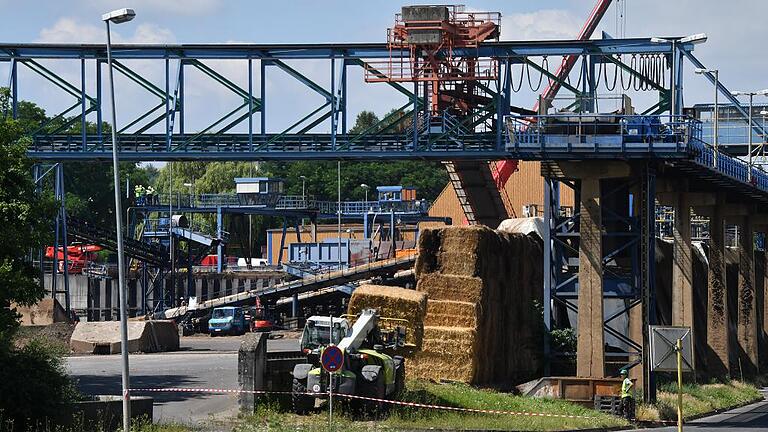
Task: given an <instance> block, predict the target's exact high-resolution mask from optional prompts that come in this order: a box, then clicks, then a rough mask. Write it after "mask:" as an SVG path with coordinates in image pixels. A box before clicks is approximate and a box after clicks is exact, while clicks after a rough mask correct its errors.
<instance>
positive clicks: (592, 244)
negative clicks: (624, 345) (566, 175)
mask: <svg viewBox="0 0 768 432" xmlns="http://www.w3.org/2000/svg"><path fill="white" fill-rule="evenodd" d="M579 205H580V218H579V235H580V241H579V301H578V305H579V320H578V342H577V348H576V375H578V376H581V377H597V378H602V377H603V376H604V374H605V368H604V365H605V352H604V349H605V348H604V345H605V344H604V338H603V262H602V261H603V250H602V249H603V248H602V215H601V208H600V179H599V178H595V177H591V178H590V177H587V178H583V179H582V180H581V200H580V203H579Z"/></svg>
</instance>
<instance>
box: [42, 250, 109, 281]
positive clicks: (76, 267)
mask: <svg viewBox="0 0 768 432" xmlns="http://www.w3.org/2000/svg"><path fill="white" fill-rule="evenodd" d="M101 250H103V248H102V247H101V246H96V245H72V246H67V262H68V263H69V266H68V268H67V272H68V273H69V274H77V273H82V272H83V268H85V266H86V265H87V264H88V262H89V261H90V262H93V261H96V260H97V259H98V256H97V255H96V252H99V251H101ZM45 257H46V258H48V259H53V258H54V248H53V247H52V246H49V247H47V248H46V249H45ZM56 260H57V261H58V263H59V269H58V271H59V272H63V271H64V248H63V247H59V250H58V251H57V252H56Z"/></svg>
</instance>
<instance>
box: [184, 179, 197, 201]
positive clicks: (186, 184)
mask: <svg viewBox="0 0 768 432" xmlns="http://www.w3.org/2000/svg"><path fill="white" fill-rule="evenodd" d="M184 186H186V187H187V188H189V206H190V207H192V203H193V198H194V194H193V193H192V192H193V188H194V187H195V185H194V184H192V183H184Z"/></svg>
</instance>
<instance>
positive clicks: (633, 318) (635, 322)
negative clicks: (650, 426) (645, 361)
mask: <svg viewBox="0 0 768 432" xmlns="http://www.w3.org/2000/svg"><path fill="white" fill-rule="evenodd" d="M629 338H630V339H632V340H633V341H641V342H642V340H643V306H642V305H641V304H639V305H637V306H635V307H633V308H632V309H630V310H629ZM629 377H630V378H631V379H632V380H633V381H634V382H635V390H636V392H637V394H642V390H641V389H643V388H645V374H644V373H643V367H642V364H641V365H638V366H636V367H633V368H631V369H630V370H629Z"/></svg>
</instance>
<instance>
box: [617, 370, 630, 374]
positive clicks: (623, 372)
mask: <svg viewBox="0 0 768 432" xmlns="http://www.w3.org/2000/svg"><path fill="white" fill-rule="evenodd" d="M619 374H620V375H627V374H628V372H627V370H626V369H622V370H621V371H620V372H619Z"/></svg>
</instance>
